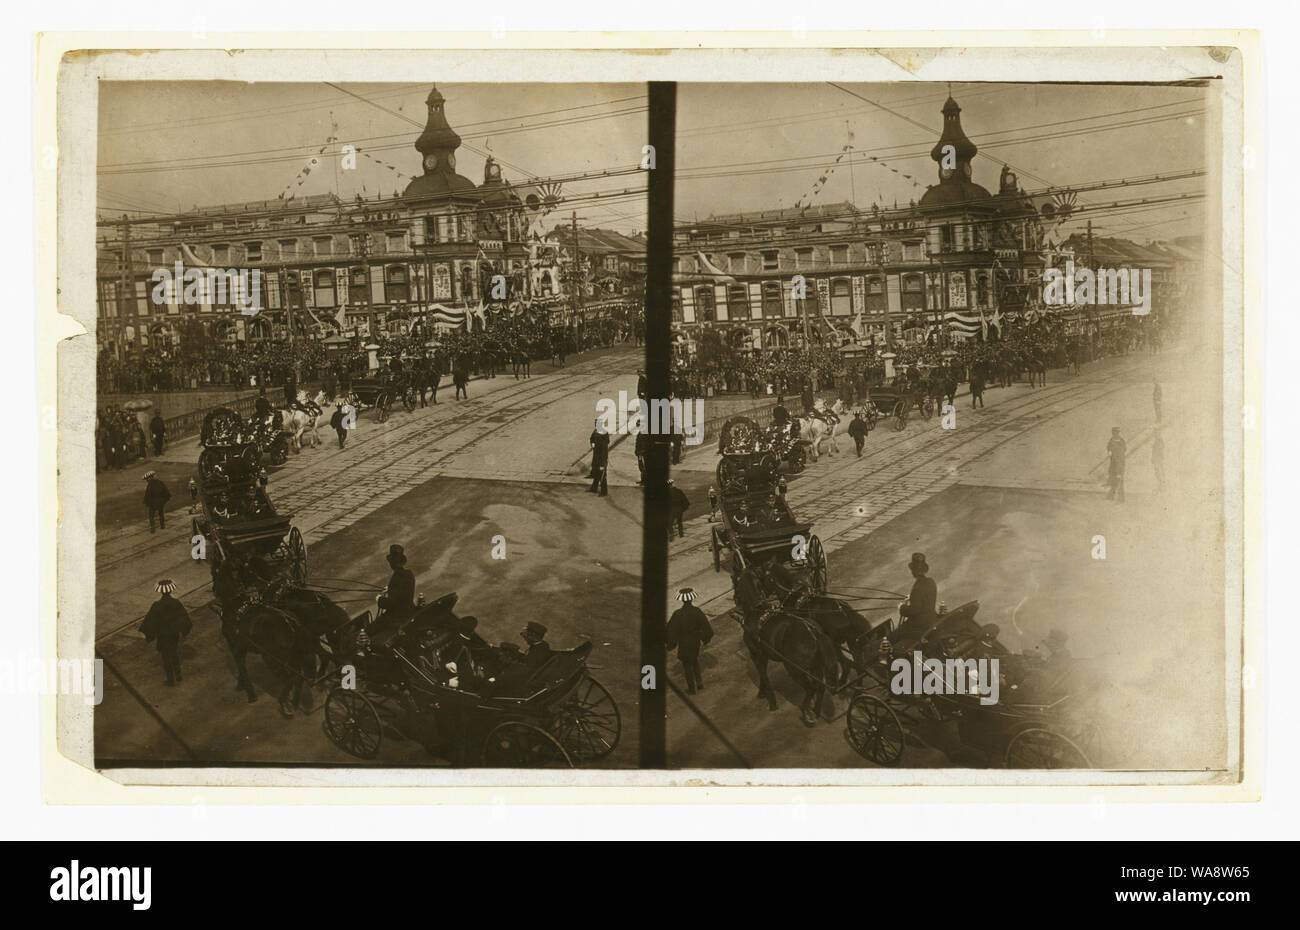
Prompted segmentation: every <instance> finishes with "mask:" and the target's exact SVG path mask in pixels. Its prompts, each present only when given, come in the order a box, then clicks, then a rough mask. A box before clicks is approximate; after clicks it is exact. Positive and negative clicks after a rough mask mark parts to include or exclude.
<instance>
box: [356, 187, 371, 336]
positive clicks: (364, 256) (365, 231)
mask: <svg viewBox="0 0 1300 930" xmlns="http://www.w3.org/2000/svg"><path fill="white" fill-rule="evenodd" d="M357 243H358V245H359V246H360V248H361V274H362V275H363V276H364V280H363V281H362V282H361V283H362V287H361V292H362V294H364V295H365V304H366V331H367V338H369V339H373V338H374V334H375V310H374V306H373V305H372V304H371V302H370V214H369V213H368V212H367V211H366V208H365V207H362V208H361V235H360V236H358V237H357Z"/></svg>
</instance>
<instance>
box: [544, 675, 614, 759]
mask: <svg viewBox="0 0 1300 930" xmlns="http://www.w3.org/2000/svg"><path fill="white" fill-rule="evenodd" d="M551 733H552V734H554V736H555V738H556V739H558V740H559V741H560V745H562V746H563V747H564V749H565V752H567V753H568V754H569V757H570V758H572V759H573V761H574V762H575V763H576V764H578V765H586V764H588V763H591V762H595V761H597V760H598V759H603V758H605V757H606V756H607V755H609V754H610V753H611V752H613V751H614V747H615V746H617V745H618V738H619V736H621V735H622V733H623V721H622V718H621V717H620V716H619V713H618V705H617V704H615V703H614V698H613V696H611V695H610V693H609V692H608V691H607V690H605V686H604V685H602V684H601V683H600V682H598V681H597V680H596V679H594V678H592V677H591V676H590V675H587V676H584V677H583V679H582V681H581V682H579V683H578V686H577V687H576V688H574V689H573V691H572V693H571V694H570V695H569V697H568V699H567V700H565V702H564V703H563V704H561V705H560V706H559V707H558V708H557V709H556V713H555V719H554V720H553V721H552V722H551Z"/></svg>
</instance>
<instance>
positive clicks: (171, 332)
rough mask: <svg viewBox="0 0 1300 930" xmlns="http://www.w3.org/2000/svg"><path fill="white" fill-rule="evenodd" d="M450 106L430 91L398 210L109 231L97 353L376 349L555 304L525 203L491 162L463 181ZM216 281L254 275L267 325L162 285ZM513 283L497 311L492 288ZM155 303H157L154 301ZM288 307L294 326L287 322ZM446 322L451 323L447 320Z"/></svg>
mask: <svg viewBox="0 0 1300 930" xmlns="http://www.w3.org/2000/svg"><path fill="white" fill-rule="evenodd" d="M444 104H445V100H444V98H443V96H442V95H441V94H440V93H439V92H438V90H437V88H436V87H435V88H433V90H432V91H430V93H429V96H428V99H427V100H426V105H427V108H428V116H427V121H426V124H425V127H424V131H423V132H422V133H421V134H420V136H419V137H418V138H417V139H416V140H415V148H416V150H417V152H418V153H419V155H420V159H421V166H422V173H421V174H420V175H419V176H418V177H415V178H413V179H412V180H411V181H410V183H409V184H408V185H407V187H406V189H405V191H403V192H402V193H401V194H400V195H397V194H394V196H393V197H391V198H382V199H376V200H362V199H360V198H357V199H356V200H353V201H344V200H340V199H339V198H337V197H335V196H334V195H331V194H325V195H317V196H312V197H302V198H290V199H287V200H271V201H255V202H251V203H237V204H227V205H223V206H219V207H212V208H205V209H195V210H193V211H191V212H189V213H184V214H178V215H174V216H164V217H158V218H154V219H147V220H146V219H140V218H134V219H127V218H126V217H123V218H122V220H120V221H116V222H115V221H103V222H101V223H100V226H99V234H98V235H99V241H98V253H99V261H98V279H99V280H98V298H99V314H98V322H99V327H98V339H99V346H100V348H101V350H104V351H107V352H108V353H110V354H112V355H114V356H116V357H118V358H121V357H123V356H124V355H127V354H130V353H134V352H139V351H141V350H145V349H150V348H154V349H161V350H163V351H168V350H170V348H171V347H173V346H177V345H180V344H181V343H182V341H183V340H191V339H192V340H204V341H206V342H207V343H209V344H210V343H211V342H212V341H229V340H236V339H246V340H252V341H255V340H259V339H269V338H273V337H274V338H281V337H284V336H287V335H288V327H289V324H290V322H291V321H292V325H293V327H294V330H295V335H299V336H301V335H302V334H306V333H312V334H317V335H325V334H328V333H337V332H340V331H342V332H345V333H353V334H356V335H360V336H374V335H377V334H378V333H379V332H380V331H381V330H385V329H389V328H405V327H406V326H409V325H410V321H412V320H419V319H421V318H423V319H425V320H426V321H427V322H430V323H432V322H436V321H438V320H440V319H442V320H444V321H445V320H446V319H455V318H456V313H457V308H459V309H460V310H462V311H463V309H464V308H466V307H477V306H478V304H479V302H480V301H482V302H484V303H485V304H486V305H487V308H488V310H489V311H491V310H493V309H497V308H504V307H505V306H506V305H508V303H510V302H512V301H515V300H519V299H528V298H532V297H538V296H545V295H548V294H550V293H551V292H552V291H553V289H554V282H557V281H558V277H557V276H555V275H551V274H546V273H540V272H542V271H544V270H545V269H542V268H539V267H537V266H538V264H539V262H538V261H537V259H536V248H535V244H534V246H533V249H532V250H531V253H532V254H531V256H530V243H529V241H528V240H529V238H530V234H529V224H530V222H532V221H533V220H534V219H536V216H535V214H533V212H532V207H531V206H530V203H536V201H530V202H529V203H526V202H525V197H526V194H525V192H524V191H522V190H519V189H518V188H516V187H514V186H512V185H511V184H510V183H508V182H507V181H506V180H505V179H504V178H503V177H502V174H501V168H500V166H499V165H498V164H497V163H496V162H495V161H493V160H492V159H491V158H489V159H488V160H487V163H486V164H485V166H484V171H483V181H482V183H481V184H478V185H475V184H474V182H472V181H471V180H470V179H468V178H466V177H464V176H463V175H461V174H458V173H457V171H456V150H457V149H458V148H459V147H460V144H461V139H460V136H458V135H457V134H456V132H455V130H453V129H452V128H451V126H450V125H449V124H448V122H447V118H446V114H445V112H444ZM176 262H180V263H182V266H183V268H184V269H186V270H189V269H192V268H197V269H199V270H204V269H206V268H208V267H211V268H220V269H232V270H239V271H250V272H251V271H253V270H256V271H257V272H258V277H260V290H259V298H260V304H261V308H262V312H260V313H258V314H256V315H249V314H245V313H241V312H240V311H239V308H238V307H237V306H236V304H235V300H234V297H233V295H232V294H231V293H229V291H227V292H226V293H224V294H222V293H220V292H219V291H216V290H215V289H214V290H212V291H210V290H209V289H208V288H207V287H206V286H203V285H201V286H199V288H198V291H197V292H191V293H190V295H189V296H190V298H191V299H189V300H185V299H182V298H183V297H184V296H185V292H184V290H183V289H182V288H179V287H178V288H175V289H171V290H170V292H169V293H168V292H167V289H165V288H164V289H162V291H160V290H159V288H158V287H157V284H156V281H157V276H158V275H159V274H165V273H170V272H172V270H173V269H174V268H175V267H176V264H175V263H176ZM496 275H503V276H505V277H506V279H507V280H506V283H507V298H506V300H505V301H501V300H498V299H496V297H497V296H498V294H499V289H497V290H496V292H494V289H493V287H492V282H493V277H494V276H496ZM156 293H158V294H159V295H160V296H161V298H162V299H161V300H158V299H155V296H156ZM286 307H292V308H293V309H294V311H295V312H294V313H293V314H292V315H290V314H289V313H287V312H286ZM439 308H443V309H445V310H450V311H451V312H450V313H449V314H447V315H444V316H441V317H440V315H439V313H440V310H439Z"/></svg>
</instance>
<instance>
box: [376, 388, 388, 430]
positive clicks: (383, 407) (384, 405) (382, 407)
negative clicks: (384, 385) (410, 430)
mask: <svg viewBox="0 0 1300 930" xmlns="http://www.w3.org/2000/svg"><path fill="white" fill-rule="evenodd" d="M375 409H377V410H378V411H379V422H380V423H383V422H384V421H385V420H387V419H388V395H387V394H380V395H379V399H378V400H376V401H375Z"/></svg>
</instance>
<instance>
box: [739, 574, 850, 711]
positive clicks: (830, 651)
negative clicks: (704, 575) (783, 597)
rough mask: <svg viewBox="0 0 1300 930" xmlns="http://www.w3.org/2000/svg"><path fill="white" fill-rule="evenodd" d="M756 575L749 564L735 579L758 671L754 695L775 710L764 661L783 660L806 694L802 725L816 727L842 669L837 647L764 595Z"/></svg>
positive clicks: (801, 708) (805, 619)
mask: <svg viewBox="0 0 1300 930" xmlns="http://www.w3.org/2000/svg"><path fill="white" fill-rule="evenodd" d="M758 576H759V572H758V570H757V569H756V568H754V567H753V566H750V567H748V568H745V569H743V570H742V571H741V572H740V574H739V575H738V576H737V577H736V578H734V579H733V583H734V585H735V596H736V603H737V605H738V606H739V607H740V610H741V617H742V622H743V627H744V642H745V648H747V649H748V650H749V656H750V658H751V659H753V661H754V668H755V670H756V671H757V672H758V697H759V699H760V700H762V699H763V698H767V706H768V710H776V706H777V705H776V691H775V689H773V687H772V682H771V681H770V680H768V677H767V663H768V662H769V661H777V662H782V663H784V664H785V671H786V674H787V675H789V676H790V679H791V680H792V681H793V682H794V683H795V684H796V685H798V686H799V687H800V688H802V689H803V692H804V697H803V701H802V703H801V704H800V706H799V716H800V718H801V719H802V720H803V722H804V725H805V726H809V727H811V726H815V725H816V723H817V714H818V711H819V709H820V708H821V704H822V700H823V699H824V698H825V696H826V688H827V686H828V685H831V684H832V683H833V682H834V681H835V680H836V678H837V677H838V674H839V672H840V654H839V651H838V650H837V649H836V648H835V645H834V644H833V643H832V642H831V640H830V638H829V637H828V636H827V635H826V634H825V633H824V632H822V630H821V628H820V627H819V626H818V625H817V624H816V623H814V622H813V621H812V620H811V619H809V618H808V617H804V616H800V615H799V614H797V613H792V612H790V611H788V610H787V609H785V608H784V607H782V606H780V605H779V603H777V602H776V601H775V599H774V598H770V597H768V596H767V595H766V594H765V593H764V591H763V588H762V583H761V582H760V580H759V577H758Z"/></svg>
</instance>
